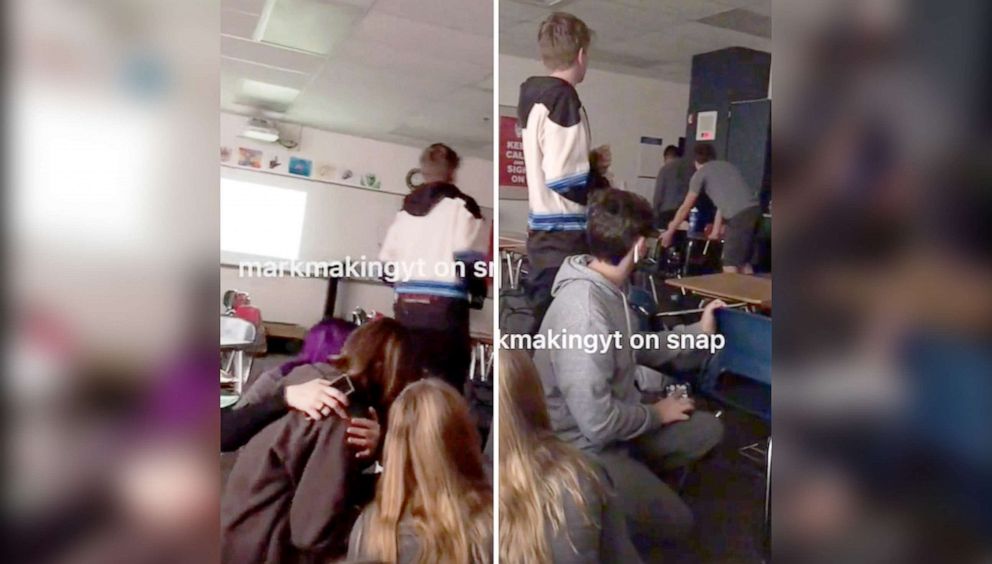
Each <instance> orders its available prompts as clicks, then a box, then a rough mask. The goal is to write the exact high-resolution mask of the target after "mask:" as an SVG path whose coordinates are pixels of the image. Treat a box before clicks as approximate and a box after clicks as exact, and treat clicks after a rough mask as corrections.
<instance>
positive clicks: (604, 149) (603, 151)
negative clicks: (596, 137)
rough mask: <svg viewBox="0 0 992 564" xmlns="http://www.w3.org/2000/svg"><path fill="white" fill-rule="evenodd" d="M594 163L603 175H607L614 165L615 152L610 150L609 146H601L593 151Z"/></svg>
mask: <svg viewBox="0 0 992 564" xmlns="http://www.w3.org/2000/svg"><path fill="white" fill-rule="evenodd" d="M592 153H593V161H594V162H595V163H596V168H597V169H599V172H600V173H601V174H605V173H606V171H607V170H608V169H609V168H610V165H611V164H613V151H612V150H611V149H610V146H609V145H600V146H599V147H596V148H595V149H593V150H592Z"/></svg>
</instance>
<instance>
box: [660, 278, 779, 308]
mask: <svg viewBox="0 0 992 564" xmlns="http://www.w3.org/2000/svg"><path fill="white" fill-rule="evenodd" d="M665 283H666V284H668V285H669V286H674V287H676V288H679V289H682V290H685V291H688V292H692V293H694V294H698V295H700V296H705V297H707V298H718V299H721V300H724V301H728V302H729V301H733V302H742V303H745V304H748V305H749V306H754V307H757V308H761V309H771V307H772V279H771V277H768V276H754V275H750V274H738V273H733V272H720V273H717V274H706V275H703V276H688V277H685V278H670V279H668V280H665Z"/></svg>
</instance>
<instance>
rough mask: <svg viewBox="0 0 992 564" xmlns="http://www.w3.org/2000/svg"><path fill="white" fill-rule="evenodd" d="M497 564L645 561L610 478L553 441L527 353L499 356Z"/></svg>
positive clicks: (568, 447) (537, 379) (576, 452)
mask: <svg viewBox="0 0 992 564" xmlns="http://www.w3.org/2000/svg"><path fill="white" fill-rule="evenodd" d="M499 396H500V398H499V401H500V403H499V409H500V417H499V440H500V445H499V455H500V456H499V464H500V473H499V480H500V487H499V503H500V513H499V520H500V525H499V534H500V542H499V550H500V554H499V561H500V562H506V563H508V564H529V563H535V564H550V563H552V562H553V563H555V564H566V563H571V562H630V563H636V562H640V557H639V556H638V555H637V551H636V550H635V549H634V546H633V545H632V544H631V542H630V537H629V536H628V533H627V525H626V523H625V522H624V515H623V511H622V510H621V509H620V507H619V505H618V504H617V502H616V499H615V494H614V493H613V491H612V487H611V485H610V482H609V478H608V477H607V476H606V475H605V474H604V472H603V470H602V469H601V468H599V467H598V465H597V464H596V463H595V462H594V461H593V460H592V459H590V458H588V457H586V456H585V455H584V454H582V453H581V452H580V451H579V450H578V449H576V448H575V447H573V446H571V445H569V444H566V443H565V442H563V441H562V440H561V439H559V438H557V437H556V436H555V435H554V432H553V431H552V430H551V420H550V419H549V418H548V409H547V406H546V405H545V403H544V391H543V389H542V388H541V380H540V377H539V376H538V375H537V371H536V370H535V369H534V364H533V363H532V362H531V360H530V357H528V356H527V354H526V353H524V352H523V351H513V350H505V349H504V350H500V353H499Z"/></svg>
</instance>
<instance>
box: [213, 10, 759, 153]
mask: <svg viewBox="0 0 992 564" xmlns="http://www.w3.org/2000/svg"><path fill="white" fill-rule="evenodd" d="M543 4H544V0H501V1H500V9H499V23H500V37H499V39H500V52H502V53H507V54H512V55H519V56H524V57H529V58H536V53H535V50H536V49H535V40H536V37H535V36H536V34H537V25H538V23H539V22H540V21H541V20H542V19H543V18H544V17H546V15H547V14H548V13H549V12H551V11H552V10H564V11H569V12H572V13H575V14H576V15H578V16H579V17H581V18H583V19H584V20H585V21H586V22H587V23H588V24H589V25H590V27H592V28H593V30H595V31H596V40H595V43H594V44H593V48H592V57H591V61H592V66H593V67H594V68H600V69H604V70H609V71H613V72H619V73H624V74H631V75H637V76H644V77H649V78H654V79H658V80H666V81H673V82H682V83H688V81H689V73H690V65H691V58H692V55H694V54H696V53H703V52H707V51H712V50H715V49H720V48H722V47H729V46H743V47H751V48H754V49H761V50H765V51H769V50H770V49H771V40H770V36H771V20H770V18H769V16H770V12H771V0H564V1H563V2H560V3H558V4H556V5H555V6H554V8H549V7H547V6H545V5H543ZM221 7H222V12H221V108H222V109H223V110H225V111H230V112H234V113H238V114H243V115H246V116H247V115H257V114H263V115H266V116H268V117H271V118H274V119H276V120H279V121H281V122H285V123H294V124H303V125H307V126H311V127H317V128H322V129H328V130H331V131H339V132H343V133H350V134H354V135H359V136H362V137H369V138H373V139H380V140H383V141H391V142H396V143H402V144H406V145H424V144H426V143H431V142H435V141H443V142H447V143H449V144H451V145H452V146H454V147H455V148H456V149H457V150H459V151H460V152H462V153H463V154H466V155H474V156H480V157H484V158H491V156H492V125H491V119H492V104H493V102H492V98H493V71H492V61H493V57H492V27H493V26H492V2H491V0H222V1H221Z"/></svg>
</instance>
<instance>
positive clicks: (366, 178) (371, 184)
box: [360, 172, 382, 188]
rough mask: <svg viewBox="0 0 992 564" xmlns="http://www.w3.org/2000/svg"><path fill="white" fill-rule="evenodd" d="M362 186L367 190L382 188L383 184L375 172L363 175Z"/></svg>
mask: <svg viewBox="0 0 992 564" xmlns="http://www.w3.org/2000/svg"><path fill="white" fill-rule="evenodd" d="M360 184H361V185H362V186H365V187H366V188H382V183H381V182H379V177H378V176H377V175H376V174H375V173H374V172H370V173H368V174H363V175H362V181H361V182H360Z"/></svg>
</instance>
